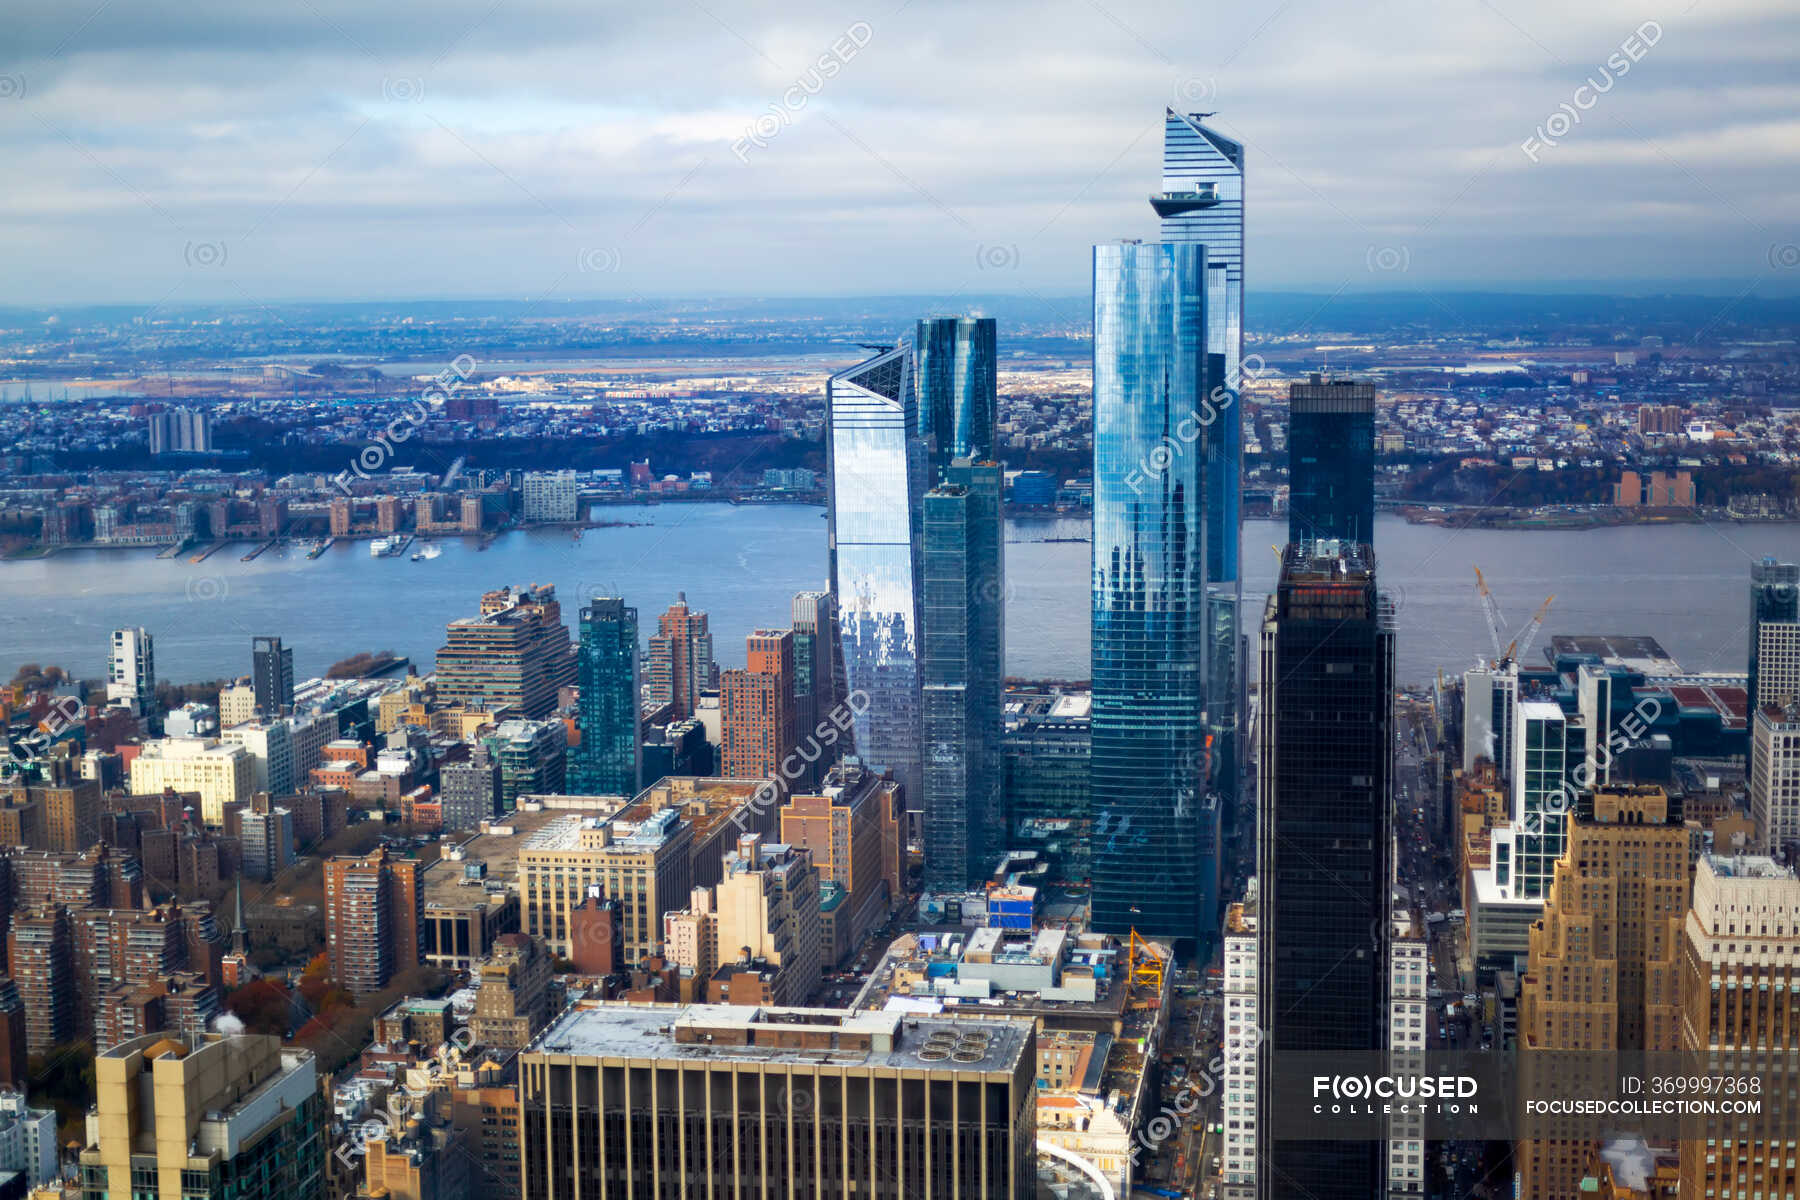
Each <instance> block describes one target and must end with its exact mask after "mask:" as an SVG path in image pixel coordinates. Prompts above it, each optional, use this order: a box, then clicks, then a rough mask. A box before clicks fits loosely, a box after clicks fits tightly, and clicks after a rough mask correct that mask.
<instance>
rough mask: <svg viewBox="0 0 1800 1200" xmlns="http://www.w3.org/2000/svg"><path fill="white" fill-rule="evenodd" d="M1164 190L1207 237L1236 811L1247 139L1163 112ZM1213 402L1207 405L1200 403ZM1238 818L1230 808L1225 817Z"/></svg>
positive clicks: (1219, 603) (1218, 673) (1214, 563)
mask: <svg viewBox="0 0 1800 1200" xmlns="http://www.w3.org/2000/svg"><path fill="white" fill-rule="evenodd" d="M1162 186H1163V190H1162V191H1161V192H1159V193H1157V194H1156V195H1154V196H1152V197H1151V198H1150V206H1151V207H1152V208H1153V209H1155V210H1156V215H1157V216H1158V217H1159V218H1160V219H1161V221H1162V240H1163V241H1165V242H1196V243H1199V244H1201V245H1203V246H1205V247H1206V348H1207V352H1208V354H1209V355H1210V356H1211V357H1212V384H1213V386H1216V387H1222V388H1223V391H1222V393H1220V394H1219V395H1218V396H1217V398H1216V399H1215V400H1213V401H1212V403H1211V405H1210V408H1211V411H1212V412H1213V413H1214V414H1215V416H1214V417H1213V418H1211V422H1212V423H1211V425H1210V427H1209V428H1208V429H1207V431H1206V439H1205V446H1206V465H1205V468H1204V472H1205V473H1204V478H1203V482H1204V486H1205V488H1206V594H1207V604H1206V626H1207V639H1208V641H1209V642H1210V643H1211V644H1210V646H1209V648H1208V651H1207V659H1208V665H1207V689H1206V690H1207V695H1206V718H1207V728H1208V732H1209V733H1210V734H1211V736H1212V739H1213V741H1212V752H1211V754H1210V756H1209V757H1210V759H1211V772H1210V773H1211V779H1210V782H1209V786H1210V787H1211V788H1212V789H1213V790H1215V791H1216V792H1217V793H1218V794H1219V795H1220V796H1221V797H1222V798H1223V800H1224V802H1225V807H1226V810H1227V812H1228V813H1229V814H1235V813H1236V812H1238V811H1239V805H1238V793H1239V790H1240V779H1241V776H1242V770H1241V760H1242V757H1243V755H1242V751H1241V749H1240V747H1239V736H1240V735H1239V730H1240V728H1241V725H1242V722H1241V720H1240V714H1241V713H1242V712H1243V707H1244V664H1243V655H1244V650H1243V631H1242V618H1241V616H1240V613H1241V610H1242V600H1243V580H1242V573H1241V568H1240V564H1239V550H1240V547H1241V545H1242V542H1243V535H1244V512H1243V474H1244V424H1243V412H1242V411H1241V409H1240V407H1239V405H1238V395H1239V390H1240V389H1241V388H1242V387H1243V358H1244V147H1243V145H1242V144H1240V143H1238V142H1236V141H1233V140H1232V139H1231V138H1228V137H1226V136H1225V135H1224V134H1222V133H1220V132H1219V131H1218V130H1216V129H1212V128H1209V127H1208V126H1207V125H1206V124H1205V123H1204V121H1203V120H1202V114H1198V113H1180V112H1176V111H1175V110H1174V109H1172V108H1171V109H1165V110H1164V113H1163V163H1162ZM1206 410H1207V406H1202V412H1203V413H1204V412H1205V411H1206ZM1232 819H1233V818H1232V817H1231V816H1229V815H1228V816H1227V817H1226V820H1227V821H1231V820H1232Z"/></svg>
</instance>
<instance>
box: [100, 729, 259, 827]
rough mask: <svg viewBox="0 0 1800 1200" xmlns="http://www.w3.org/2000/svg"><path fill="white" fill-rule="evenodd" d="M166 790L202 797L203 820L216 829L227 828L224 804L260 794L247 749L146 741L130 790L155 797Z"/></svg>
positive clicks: (199, 741)
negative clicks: (197, 794) (193, 793)
mask: <svg viewBox="0 0 1800 1200" xmlns="http://www.w3.org/2000/svg"><path fill="white" fill-rule="evenodd" d="M165 788H173V789H174V790H175V791H177V792H198V793H199V794H200V820H201V821H202V822H203V823H204V824H205V825H207V826H208V827H209V828H212V829H222V828H224V825H225V806H226V805H227V804H238V803H241V802H242V801H245V800H248V799H249V798H250V796H251V795H252V794H253V793H254V792H255V791H256V763H255V761H254V760H253V758H252V756H251V754H250V752H249V751H248V750H246V749H244V747H242V746H234V745H226V744H222V743H220V742H217V741H215V740H213V739H212V738H164V739H162V740H161V741H157V742H146V743H145V744H144V747H143V749H142V750H140V751H139V752H138V756H137V757H136V758H134V759H132V760H131V790H132V792H133V793H134V794H136V795H140V796H142V795H156V794H159V793H161V792H162V791H163V789H165Z"/></svg>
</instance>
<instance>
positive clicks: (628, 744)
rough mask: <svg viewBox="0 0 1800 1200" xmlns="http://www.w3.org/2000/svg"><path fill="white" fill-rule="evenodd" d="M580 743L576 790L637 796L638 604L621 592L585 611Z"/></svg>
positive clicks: (579, 670) (579, 663)
mask: <svg viewBox="0 0 1800 1200" xmlns="http://www.w3.org/2000/svg"><path fill="white" fill-rule="evenodd" d="M575 662H576V667H575V669H576V680H577V682H578V684H579V686H580V688H581V697H580V700H579V702H578V705H577V707H578V710H579V713H580V720H579V724H580V726H581V744H580V745H579V746H577V747H575V751H574V754H573V755H572V756H571V758H572V761H571V763H570V765H569V770H568V788H569V790H570V791H571V792H573V793H575V794H577V795H588V796H635V795H637V793H638V787H639V785H640V775H641V771H640V763H641V757H640V756H641V755H642V752H643V751H642V747H643V741H642V739H641V738H640V737H639V736H638V629H637V609H635V608H629V607H627V606H626V604H625V602H624V601H623V600H621V599H619V598H618V597H616V596H600V597H596V598H595V599H594V600H593V601H592V602H590V603H589V604H588V605H587V606H586V607H585V608H583V609H582V610H581V641H580V644H579V646H578V647H577V649H576V658H575Z"/></svg>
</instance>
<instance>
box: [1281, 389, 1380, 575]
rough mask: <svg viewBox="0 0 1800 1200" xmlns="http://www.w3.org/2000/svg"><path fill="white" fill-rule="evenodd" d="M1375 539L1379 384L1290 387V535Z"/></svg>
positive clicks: (1301, 538)
mask: <svg viewBox="0 0 1800 1200" xmlns="http://www.w3.org/2000/svg"><path fill="white" fill-rule="evenodd" d="M1318 538H1327V539H1338V540H1342V541H1346V542H1350V543H1352V544H1358V543H1361V544H1365V545H1373V544H1374V542H1375V385H1374V384H1370V383H1352V382H1350V381H1349V380H1322V379H1320V377H1319V376H1317V375H1314V376H1313V377H1312V380H1311V382H1309V383H1296V384H1294V385H1293V386H1292V387H1290V388H1289V389H1288V541H1289V542H1294V543H1299V542H1308V541H1313V540H1315V539H1318Z"/></svg>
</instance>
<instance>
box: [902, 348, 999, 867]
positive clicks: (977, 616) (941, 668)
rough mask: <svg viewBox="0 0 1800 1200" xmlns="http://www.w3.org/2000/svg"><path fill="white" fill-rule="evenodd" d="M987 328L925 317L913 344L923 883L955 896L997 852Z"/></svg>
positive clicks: (995, 531) (993, 392)
mask: <svg viewBox="0 0 1800 1200" xmlns="http://www.w3.org/2000/svg"><path fill="white" fill-rule="evenodd" d="M995 354H996V350H995V328H994V319H993V318H992V317H926V318H923V319H921V320H920V321H919V325H918V330H917V334H916V337H915V340H914V360H913V361H914V378H915V379H916V380H917V390H918V433H919V440H920V443H921V444H922V446H923V448H924V452H925V456H926V484H927V486H928V487H930V488H931V489H932V490H931V491H930V492H928V493H927V494H926V496H925V501H924V512H923V521H922V524H921V526H920V536H921V541H920V552H921V556H922V557H921V568H922V570H921V575H920V579H921V587H922V590H923V600H924V607H923V608H922V610H921V612H920V618H921V621H922V625H921V628H922V630H923V634H924V657H923V662H922V672H923V701H924V709H923V713H924V737H925V758H924V782H925V795H924V797H923V810H924V836H925V877H926V882H927V885H928V886H932V887H941V888H961V887H964V886H969V885H973V884H975V883H978V882H979V881H980V880H981V879H982V878H983V877H984V876H985V875H986V874H987V873H988V872H989V871H991V870H992V869H993V865H994V861H993V860H994V859H995V858H996V856H997V855H998V853H999V851H1000V850H1001V849H1002V848H1003V846H1004V832H1005V813H1004V809H1003V804H1002V794H1003V793H1002V786H1003V782H1004V781H1003V778H1002V777H1003V774H1004V766H1003V760H1002V754H1001V744H1000V739H1001V735H1002V733H1003V723H1002V720H1001V694H1002V691H1003V690H1004V688H1005V676H1006V667H1005V653H1006V645H1005V643H1006V576H1005V565H1004V560H1003V557H1002V556H1003V555H1004V553H1005V549H1004V547H1005V541H1006V539H1005V531H1004V513H1003V511H1002V507H1001V499H1002V496H1003V494H1004V487H1005V485H1004V478H1003V475H1002V472H1001V468H1000V466H999V464H998V462H996V461H995V459H996V454H995V444H996V442H997V440H998V422H999V389H998V383H997V370H996V365H997V364H996V358H995Z"/></svg>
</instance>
